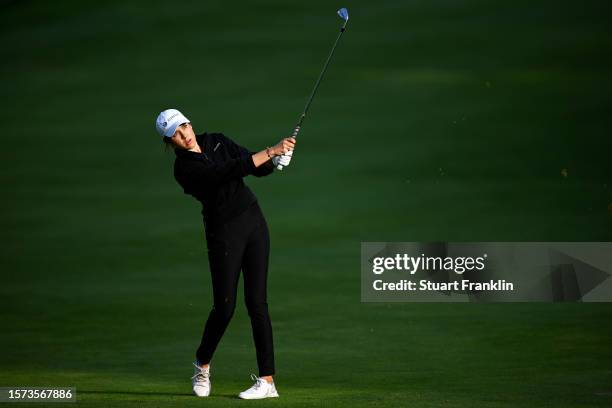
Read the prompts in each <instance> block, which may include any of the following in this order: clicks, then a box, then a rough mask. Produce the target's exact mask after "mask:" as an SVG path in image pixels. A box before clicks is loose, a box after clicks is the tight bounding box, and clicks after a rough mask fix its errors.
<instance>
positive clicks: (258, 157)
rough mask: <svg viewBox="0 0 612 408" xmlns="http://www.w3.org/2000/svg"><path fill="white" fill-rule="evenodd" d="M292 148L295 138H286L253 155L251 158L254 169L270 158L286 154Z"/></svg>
mask: <svg viewBox="0 0 612 408" xmlns="http://www.w3.org/2000/svg"><path fill="white" fill-rule="evenodd" d="M294 148H295V138H293V137H286V138H284V139H282V140H281V141H280V142H278V143H277V144H276V145H274V146H273V147H268V148H266V149H264V150H262V151H260V152H257V153H255V154H253V155H252V156H251V157H252V158H253V164H255V167H259V166H261V165H262V164H264V163H265V162H267V161H268V160H270V159H272V157H274V156H281V155H283V154H284V153H287V152H288V151H289V150H293V149H294Z"/></svg>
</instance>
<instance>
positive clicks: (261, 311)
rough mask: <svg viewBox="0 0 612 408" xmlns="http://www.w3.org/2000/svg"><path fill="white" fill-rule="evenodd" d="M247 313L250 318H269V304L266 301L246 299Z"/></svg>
mask: <svg viewBox="0 0 612 408" xmlns="http://www.w3.org/2000/svg"><path fill="white" fill-rule="evenodd" d="M245 303H246V307H247V311H248V312H249V316H267V315H268V303H267V302H265V301H260V300H255V299H245Z"/></svg>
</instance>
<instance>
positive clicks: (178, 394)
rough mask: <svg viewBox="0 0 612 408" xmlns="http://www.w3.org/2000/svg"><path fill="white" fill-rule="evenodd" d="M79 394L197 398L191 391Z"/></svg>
mask: <svg viewBox="0 0 612 408" xmlns="http://www.w3.org/2000/svg"><path fill="white" fill-rule="evenodd" d="M78 393H79V394H91V395H142V396H164V397H193V398H197V397H196V396H195V395H193V393H191V392H154V391H152V392H146V391H140V392H138V391H99V390H97V391H93V390H92V391H88V390H78ZM208 398H227V399H239V398H238V397H237V396H236V395H234V394H215V395H211V396H210V397H208Z"/></svg>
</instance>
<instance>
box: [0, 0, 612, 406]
mask: <svg viewBox="0 0 612 408" xmlns="http://www.w3.org/2000/svg"><path fill="white" fill-rule="evenodd" d="M0 4H1V6H0V7H1V10H2V20H3V24H2V26H1V27H0V42H1V44H2V51H3V52H2V63H1V65H0V72H1V75H2V85H1V86H0V97H1V99H2V109H1V110H0V121H1V123H2V134H3V147H2V150H1V153H0V154H1V156H0V158H1V160H2V171H1V172H0V179H1V180H2V196H1V198H2V199H1V203H0V211H1V214H2V216H1V218H0V220H1V227H2V241H1V246H0V248H1V249H0V251H1V254H2V255H1V262H2V264H1V283H0V324H1V327H0V350H1V353H0V386H25V385H28V386H51V385H53V386H72V387H76V388H77V394H78V398H79V405H83V406H109V405H112V404H115V405H117V406H149V405H150V406H157V405H175V406H195V405H203V404H207V405H210V406H231V405H244V404H247V403H244V402H242V401H238V400H236V399H235V396H236V394H237V393H238V392H239V391H242V390H243V389H245V388H247V387H248V386H249V385H250V380H249V378H248V375H249V373H250V372H256V364H255V353H254V347H253V344H252V340H251V334H250V324H249V321H248V317H247V315H246V311H245V309H244V304H243V302H242V300H240V301H239V303H238V307H237V313H236V315H235V317H234V320H233V321H232V323H231V325H230V327H229V329H228V332H227V333H226V335H225V337H224V338H223V340H222V343H221V345H220V348H219V349H218V353H217V354H216V356H215V359H214V360H213V364H212V373H213V377H212V378H213V397H211V398H209V399H208V400H206V401H202V400H199V399H196V398H194V397H192V396H191V395H190V392H191V383H190V378H189V377H190V376H191V375H192V369H191V366H190V364H191V361H192V360H193V353H194V350H195V347H196V346H197V344H198V342H199V336H200V333H201V329H202V327H203V323H204V320H205V318H206V316H207V314H208V311H209V308H210V305H211V303H212V300H211V293H210V278H209V273H208V264H207V259H206V252H205V243H204V236H203V228H202V223H201V218H200V214H199V205H198V203H197V202H196V201H195V200H193V199H192V198H190V197H187V196H185V195H183V193H182V191H181V189H180V188H179V187H178V185H177V184H176V183H175V181H174V179H173V176H172V161H173V156H174V155H173V153H172V152H165V151H164V149H163V146H162V143H161V141H160V137H159V136H157V134H156V133H155V128H154V120H155V117H156V115H157V114H158V112H159V111H160V110H162V109H165V108H169V107H176V108H178V109H181V110H182V111H183V112H184V113H185V114H186V115H187V117H189V118H190V119H191V121H192V122H193V125H194V128H195V130H196V131H197V132H203V131H220V132H223V133H225V134H226V135H228V136H230V137H231V138H233V139H235V140H236V141H237V142H239V143H241V144H243V145H245V146H247V147H249V148H251V149H258V148H263V147H265V146H268V145H271V144H273V143H275V142H276V141H278V140H279V139H280V138H281V137H284V136H287V135H288V134H289V133H290V132H291V130H292V128H293V126H294V123H295V121H296V120H297V118H298V116H299V113H300V111H301V109H302V107H303V104H304V102H305V99H306V97H307V95H308V93H309V92H310V90H311V87H312V85H313V83H314V80H315V79H316V76H317V74H318V72H319V70H320V68H321V65H322V63H323V61H324V59H325V56H326V53H327V52H328V50H329V47H330V46H331V44H332V42H333V40H334V38H335V35H336V32H337V29H338V27H339V26H340V24H341V20H340V19H339V18H338V17H337V16H335V14H334V13H335V10H336V9H337V8H339V7H341V6H346V7H348V8H349V11H350V13H351V21H350V24H349V28H348V31H347V32H346V34H345V36H344V37H343V39H342V42H341V44H340V46H339V48H338V49H337V52H336V56H335V59H334V61H333V63H332V65H331V67H330V70H329V71H328V74H327V76H326V79H325V81H324V82H323V84H322V86H321V88H320V89H319V94H318V95H317V99H316V100H315V102H314V104H313V106H312V109H311V111H310V116H309V117H308V119H307V121H306V123H305V125H304V127H303V130H302V133H301V136H300V138H299V142H298V147H297V150H296V153H295V156H294V159H293V161H292V163H291V166H290V167H289V168H287V169H286V170H285V171H283V172H282V173H278V174H274V175H272V176H270V177H267V178H265V179H261V180H259V179H257V180H255V179H251V178H249V179H248V180H247V183H248V184H249V185H250V186H251V187H252V189H253V190H254V191H255V192H256V194H257V196H258V197H259V201H260V203H261V206H262V208H263V209H264V212H265V214H266V216H267V219H268V223H269V226H270V230H271V234H272V254H271V269H270V282H269V304H270V312H271V316H272V321H273V326H274V335H275V347H276V359H277V376H276V379H275V380H276V384H277V388H278V390H279V393H280V395H281V398H279V399H278V400H274V401H265V402H261V403H257V402H254V404H255V405H263V404H273V405H277V406H285V405H287V406H296V407H297V406H347V407H349V406H350V407H352V406H401V405H409V406H413V407H439V406H447V407H463V406H465V407H471V406H488V407H512V406H517V405H520V406H534V407H535V406H537V407H542V406H555V407H558V406H576V407H590V406H610V405H612V386H611V384H612V371H611V367H612V351H611V350H610V339H611V338H612V326H611V325H610V321H611V318H612V306H611V305H610V304H609V303H600V304H580V303H578V304H537V303H533V304H461V305H457V304H362V303H360V296H359V250H360V242H361V241H431V240H434V241H506V240H507V241H612V164H611V162H610V152H611V151H612V141H611V138H610V130H611V129H612V115H610V95H611V92H612V78H611V77H610V70H611V68H612V59H611V57H610V48H611V46H612V30H611V29H610V24H609V22H610V20H611V17H612V8H611V6H610V5H609V3H608V2H605V1H581V2H577V1H576V2H558V1H535V2H534V1H522V0H521V1H514V2H491V1H444V0H436V1H405V2H400V1H360V2H348V1H347V2H344V3H333V2H332V3H330V2H328V1H309V2H286V1H263V2H256V3H255V2H239V1H233V2H221V1H206V2H200V1H193V2H181V1H176V2H144V1H142V2H122V1H96V2H65V1H59V2H45V1H12V2H7V1H5V2H2V3H0ZM38 406H39V405H38Z"/></svg>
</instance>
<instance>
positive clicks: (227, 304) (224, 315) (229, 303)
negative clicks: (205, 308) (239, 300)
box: [213, 298, 236, 323]
mask: <svg viewBox="0 0 612 408" xmlns="http://www.w3.org/2000/svg"><path fill="white" fill-rule="evenodd" d="M213 308H214V309H215V314H216V315H217V318H218V319H219V320H221V321H223V322H225V323H229V321H230V320H232V316H233V315H234V310H235V309H236V301H235V300H231V299H227V298H226V299H224V301H223V302H221V303H215V305H214V306H213Z"/></svg>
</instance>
